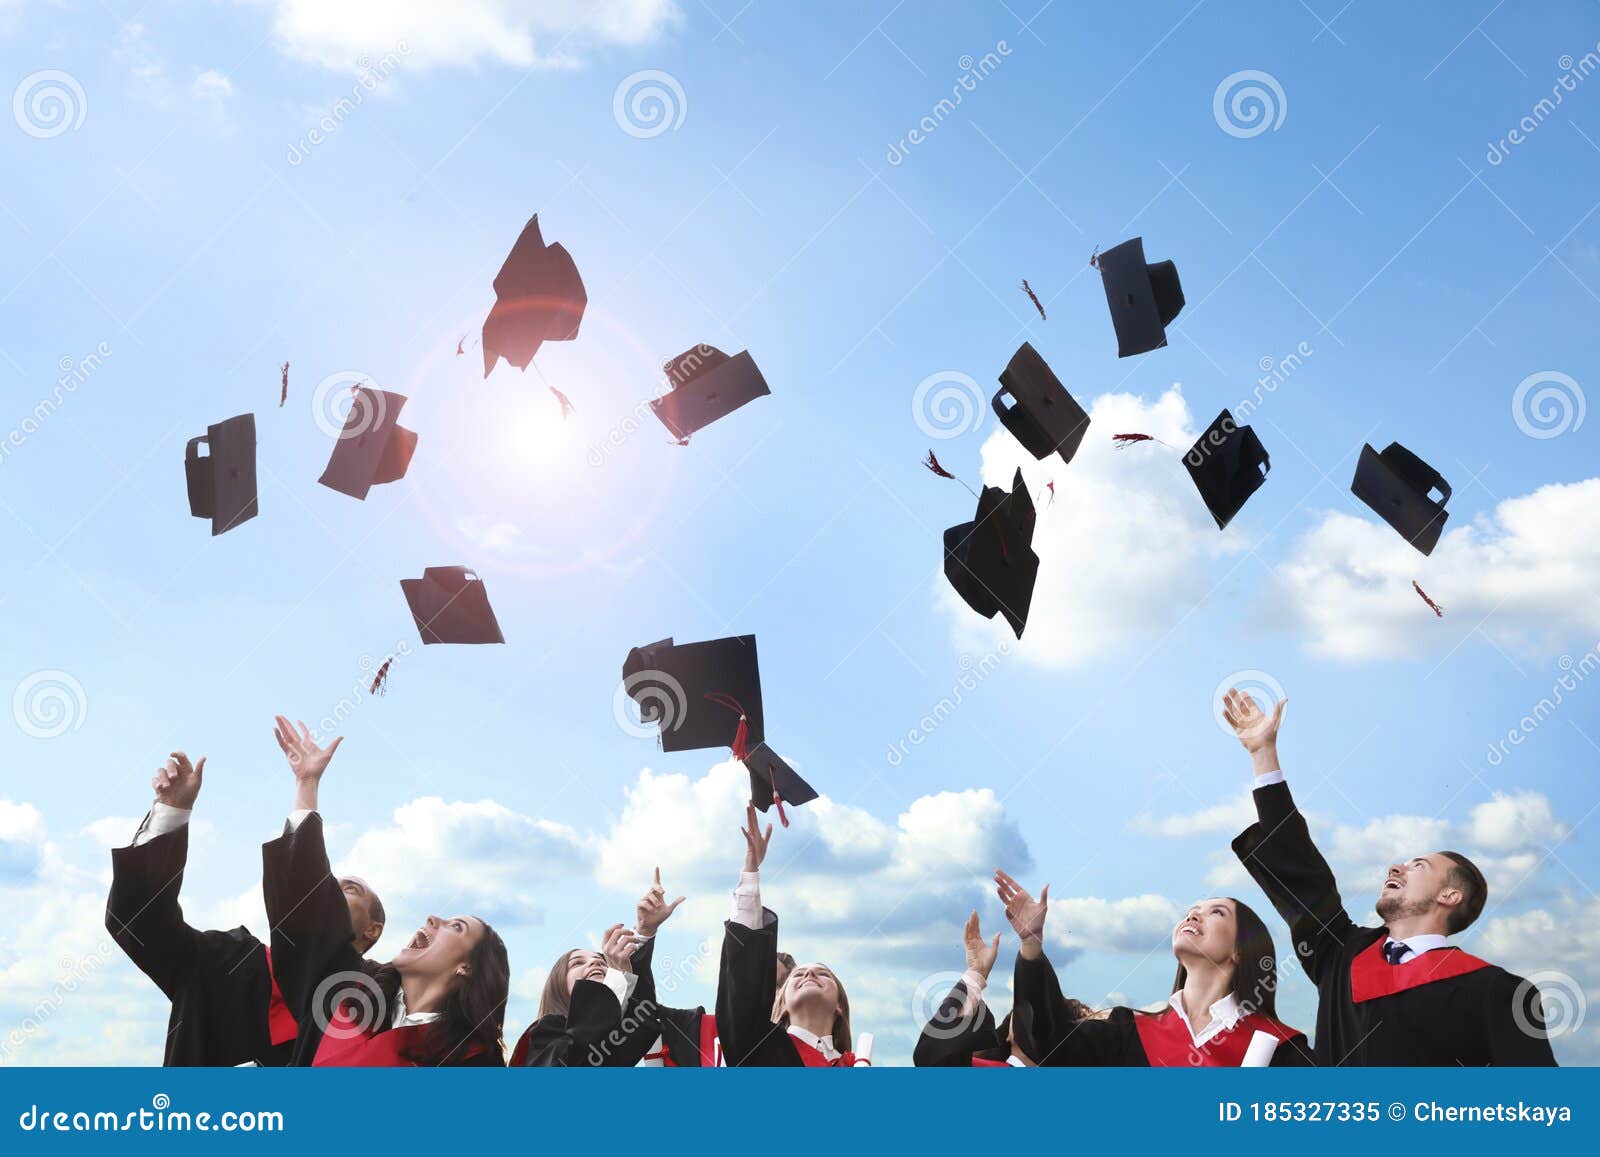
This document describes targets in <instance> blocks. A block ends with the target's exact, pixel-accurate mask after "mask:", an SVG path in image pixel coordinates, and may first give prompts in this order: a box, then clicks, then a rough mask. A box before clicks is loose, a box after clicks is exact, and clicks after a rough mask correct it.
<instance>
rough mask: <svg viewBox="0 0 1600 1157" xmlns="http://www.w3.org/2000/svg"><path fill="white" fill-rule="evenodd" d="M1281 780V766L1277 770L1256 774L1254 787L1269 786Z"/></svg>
mask: <svg viewBox="0 0 1600 1157" xmlns="http://www.w3.org/2000/svg"><path fill="white" fill-rule="evenodd" d="M1282 782H1283V769H1282V768H1279V769H1278V770H1277V771H1269V772H1267V773H1266V774H1265V775H1258V776H1256V787H1267V786H1269V785H1271V784H1274V783H1282Z"/></svg>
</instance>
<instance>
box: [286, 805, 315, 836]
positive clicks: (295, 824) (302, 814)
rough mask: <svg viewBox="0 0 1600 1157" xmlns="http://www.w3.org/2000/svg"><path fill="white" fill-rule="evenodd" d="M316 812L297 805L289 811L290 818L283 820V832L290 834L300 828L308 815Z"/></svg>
mask: <svg viewBox="0 0 1600 1157" xmlns="http://www.w3.org/2000/svg"><path fill="white" fill-rule="evenodd" d="M314 814H315V813H314V812H313V811H312V810H311V809H310V808H307V807H297V808H295V809H294V811H292V812H290V813H289V818H288V819H286V820H284V821H283V834H284V835H286V836H287V835H289V834H290V833H292V832H296V831H299V830H300V825H301V824H303V823H305V822H306V818H307V817H308V816H311V815H314Z"/></svg>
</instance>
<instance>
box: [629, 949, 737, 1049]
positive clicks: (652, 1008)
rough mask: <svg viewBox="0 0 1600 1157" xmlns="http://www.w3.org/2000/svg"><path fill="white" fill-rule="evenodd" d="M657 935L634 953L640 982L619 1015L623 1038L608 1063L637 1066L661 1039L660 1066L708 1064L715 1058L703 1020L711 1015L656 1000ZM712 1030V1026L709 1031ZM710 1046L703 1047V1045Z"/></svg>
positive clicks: (634, 970) (704, 1011)
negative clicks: (655, 965)
mask: <svg viewBox="0 0 1600 1157" xmlns="http://www.w3.org/2000/svg"><path fill="white" fill-rule="evenodd" d="M655 946H656V938H655V937H651V938H650V939H649V940H646V941H645V942H644V943H643V944H642V945H641V946H640V947H639V950H638V951H637V952H635V953H634V954H633V962H632V963H633V972H634V975H635V976H637V977H638V978H639V983H638V984H637V985H636V986H635V988H634V990H633V997H632V999H631V1000H630V1001H629V1002H628V1007H627V1008H626V1009H624V1010H623V1014H622V1033H623V1037H624V1040H623V1041H622V1043H621V1044H620V1045H618V1046H616V1047H615V1048H614V1049H613V1050H612V1051H611V1057H612V1059H611V1060H609V1061H608V1062H607V1063H608V1064H611V1065H623V1066H629V1065H637V1064H639V1063H640V1062H641V1061H644V1060H646V1059H647V1058H652V1057H654V1056H655V1055H656V1054H655V1053H654V1052H652V1048H653V1047H654V1046H655V1044H656V1041H657V1040H658V1039H659V1040H660V1042H661V1045H660V1049H659V1052H660V1053H661V1054H662V1056H661V1060H662V1063H663V1065H665V1066H667V1067H671V1068H684V1069H695V1068H703V1067H708V1066H709V1062H710V1061H713V1060H714V1059H715V1056H714V1046H710V1042H709V1040H707V1039H704V1038H705V1037H707V1035H708V1026H707V1025H706V1023H705V1022H706V1019H707V1017H709V1016H710V1014H709V1013H707V1012H706V1010H705V1009H704V1008H703V1007H697V1008H672V1007H669V1006H666V1005H663V1004H661V1003H660V1001H659V1000H658V994H657V989H656V980H655V970H654V963H655ZM709 1031H710V1032H714V1029H711V1030H709ZM703 1044H704V1045H707V1046H710V1047H707V1048H705V1049H704V1050H703V1049H702V1045H703Z"/></svg>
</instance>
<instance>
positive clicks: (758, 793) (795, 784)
mask: <svg viewBox="0 0 1600 1157" xmlns="http://www.w3.org/2000/svg"><path fill="white" fill-rule="evenodd" d="M744 769H745V770H746V771H748V772H749V773H750V802H751V803H753V804H755V805H756V807H757V808H759V809H760V810H761V811H766V810H767V809H768V808H770V807H771V806H772V805H773V804H777V805H778V818H779V819H780V820H782V821H783V826H784V827H788V826H789V817H788V816H787V815H785V814H784V812H783V805H784V804H790V805H792V806H794V807H799V806H800V805H801V804H804V803H810V802H811V801H812V800H814V799H816V798H817V792H816V789H815V788H813V787H812V786H811V785H810V784H809V783H807V782H806V781H805V780H803V779H801V778H800V773H799V772H797V771H795V769H794V768H792V767H790V766H789V765H788V764H787V763H785V762H784V761H783V759H782V758H781V757H780V756H779V755H778V753H777V752H775V751H773V750H772V748H770V747H768V746H767V745H766V744H765V743H758V744H756V746H755V747H753V748H751V749H750V754H749V755H747V756H746V757H745V759H744Z"/></svg>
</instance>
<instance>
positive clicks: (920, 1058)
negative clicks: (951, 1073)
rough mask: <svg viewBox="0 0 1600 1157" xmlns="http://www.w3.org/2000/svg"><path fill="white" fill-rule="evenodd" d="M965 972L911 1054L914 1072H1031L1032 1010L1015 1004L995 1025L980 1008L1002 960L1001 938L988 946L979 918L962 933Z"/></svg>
mask: <svg viewBox="0 0 1600 1157" xmlns="http://www.w3.org/2000/svg"><path fill="white" fill-rule="evenodd" d="M961 941H962V946H963V947H964V948H965V949H966V954H967V970H966V971H965V972H964V973H962V974H961V979H960V980H958V981H956V983H955V987H954V988H952V989H951V990H950V992H949V994H948V995H946V996H945V998H944V999H943V1000H942V1001H940V1002H939V1007H938V1009H936V1010H935V1011H934V1014H933V1016H932V1017H931V1018H930V1019H929V1021H928V1023H927V1024H926V1025H924V1026H923V1029H922V1035H921V1036H919V1037H918V1038H917V1044H916V1048H915V1049H913V1050H912V1053H911V1063H912V1064H914V1065H916V1066H917V1067H918V1068H928V1067H933V1066H941V1065H942V1066H949V1065H957V1066H963V1067H977V1068H985V1067H992V1068H1007V1067H1011V1068H1032V1067H1034V1066H1035V1065H1036V1064H1037V1063H1038V1062H1037V1061H1035V1060H1034V1059H1033V1058H1034V1057H1035V1056H1036V1055H1037V1046H1036V1045H1035V1043H1034V1038H1033V1015H1032V1013H1033V1010H1032V1009H1031V1007H1030V1006H1028V1005H1026V1004H1018V1005H1017V1006H1016V1007H1015V1008H1013V1009H1012V1010H1011V1012H1010V1013H1008V1014H1007V1015H1006V1018H1005V1020H1003V1021H1001V1022H1000V1023H999V1024H998V1025H996V1024H995V1021H994V1013H993V1012H991V1011H990V1010H989V1006H988V1004H987V1003H985V1002H984V999H983V990H984V989H985V988H986V987H987V986H988V983H989V973H990V972H991V971H993V969H994V962H995V959H996V958H997V957H998V956H999V955H1000V933H998V932H996V933H995V934H994V939H993V940H989V941H986V940H984V938H983V931H982V929H981V928H980V927H979V924H978V914H977V912H973V913H972V915H970V916H968V917H967V923H966V926H965V927H964V928H963V929H962V930H961Z"/></svg>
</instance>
